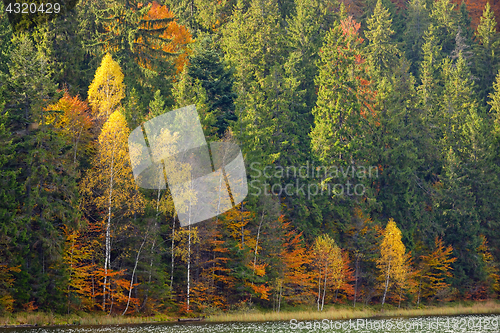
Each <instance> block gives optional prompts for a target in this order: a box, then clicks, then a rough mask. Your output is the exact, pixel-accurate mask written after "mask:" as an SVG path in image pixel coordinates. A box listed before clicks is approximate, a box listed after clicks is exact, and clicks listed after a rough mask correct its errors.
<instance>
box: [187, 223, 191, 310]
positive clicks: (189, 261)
mask: <svg viewBox="0 0 500 333" xmlns="http://www.w3.org/2000/svg"><path fill="white" fill-rule="evenodd" d="M190 222H191V221H190ZM190 270H191V223H190V224H189V226H188V257H187V310H188V311H189V289H190V287H191V281H190V280H189V278H190V276H189V274H190V273H191V272H190Z"/></svg>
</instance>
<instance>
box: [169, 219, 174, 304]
mask: <svg viewBox="0 0 500 333" xmlns="http://www.w3.org/2000/svg"><path fill="white" fill-rule="evenodd" d="M174 236H175V215H174V218H173V219H172V248H171V252H172V266H171V269H170V298H172V291H173V290H174V289H172V288H173V284H174V260H175V255H174Z"/></svg>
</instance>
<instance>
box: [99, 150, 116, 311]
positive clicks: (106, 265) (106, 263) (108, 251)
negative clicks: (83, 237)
mask: <svg viewBox="0 0 500 333" xmlns="http://www.w3.org/2000/svg"><path fill="white" fill-rule="evenodd" d="M114 150H115V147H114V143H113V153H112V155H111V166H110V179H109V200H108V222H107V224H106V257H105V258H104V285H103V292H102V310H103V311H106V284H107V283H108V268H109V267H110V265H111V239H110V238H111V203H112V196H113V180H114V179H113V178H114V163H115V154H114Z"/></svg>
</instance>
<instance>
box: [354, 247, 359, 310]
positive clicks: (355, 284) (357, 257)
mask: <svg viewBox="0 0 500 333" xmlns="http://www.w3.org/2000/svg"><path fill="white" fill-rule="evenodd" d="M358 274H359V256H356V274H355V282H354V300H353V303H354V304H353V307H354V308H355V307H356V297H357V295H358Z"/></svg>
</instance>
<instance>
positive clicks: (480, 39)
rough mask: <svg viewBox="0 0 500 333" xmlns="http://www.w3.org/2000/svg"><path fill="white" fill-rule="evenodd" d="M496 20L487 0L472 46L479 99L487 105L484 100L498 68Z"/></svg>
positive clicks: (499, 46)
mask: <svg viewBox="0 0 500 333" xmlns="http://www.w3.org/2000/svg"><path fill="white" fill-rule="evenodd" d="M496 25H497V22H496V20H495V14H494V13H493V11H492V10H491V7H490V4H489V2H487V3H486V7H485V8H484V11H483V16H482V17H481V21H480V23H479V26H478V27H477V31H476V41H477V43H476V44H475V47H474V53H475V57H474V63H475V66H474V69H475V71H474V74H475V76H477V78H478V82H479V84H478V93H479V101H480V102H481V103H482V105H485V106H487V104H486V101H487V97H488V95H489V94H491V93H492V91H493V82H494V80H495V75H496V72H497V70H498V69H499V66H500V62H499V61H498V55H499V54H500V37H499V35H498V33H497V31H496Z"/></svg>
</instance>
